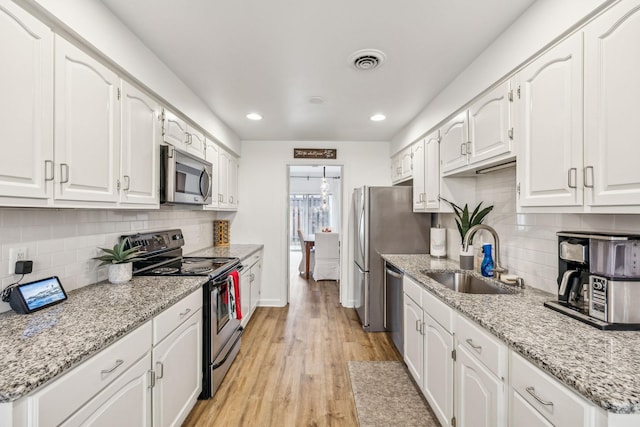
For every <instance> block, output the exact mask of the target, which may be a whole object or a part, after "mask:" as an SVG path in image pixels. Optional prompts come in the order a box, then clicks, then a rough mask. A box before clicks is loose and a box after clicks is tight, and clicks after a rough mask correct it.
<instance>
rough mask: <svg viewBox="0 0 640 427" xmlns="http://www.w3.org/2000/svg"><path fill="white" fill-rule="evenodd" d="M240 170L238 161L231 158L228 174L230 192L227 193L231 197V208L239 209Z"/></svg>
mask: <svg viewBox="0 0 640 427" xmlns="http://www.w3.org/2000/svg"><path fill="white" fill-rule="evenodd" d="M239 169H240V165H239V163H238V159H236V158H235V157H233V156H231V157H229V171H228V172H229V173H228V181H227V183H228V190H227V193H228V195H229V197H228V198H229V208H231V209H237V208H238V172H239Z"/></svg>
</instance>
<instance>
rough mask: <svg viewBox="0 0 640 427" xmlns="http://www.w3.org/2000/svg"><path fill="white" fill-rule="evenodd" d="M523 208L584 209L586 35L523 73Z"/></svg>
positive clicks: (520, 136)
mask: <svg viewBox="0 0 640 427" xmlns="http://www.w3.org/2000/svg"><path fill="white" fill-rule="evenodd" d="M517 80H518V87H517V90H516V94H517V96H518V98H517V100H516V101H517V104H518V105H517V110H518V126H517V127H516V129H517V135H516V140H517V145H518V159H517V160H518V166H517V169H518V172H517V173H518V186H517V189H518V191H519V198H518V202H519V206H523V207H527V206H581V205H582V193H583V192H582V173H581V171H582V144H583V141H582V93H583V91H582V34H581V33H576V34H574V35H572V36H570V37H569V38H567V39H566V40H564V41H562V42H561V43H560V44H558V45H557V46H555V47H554V48H552V49H551V50H549V51H547V52H546V53H544V54H543V55H542V56H540V57H539V58H537V59H536V60H534V61H533V62H532V63H531V64H529V65H527V66H526V67H525V68H524V69H523V70H522V71H521V72H520V73H519V74H518V75H517Z"/></svg>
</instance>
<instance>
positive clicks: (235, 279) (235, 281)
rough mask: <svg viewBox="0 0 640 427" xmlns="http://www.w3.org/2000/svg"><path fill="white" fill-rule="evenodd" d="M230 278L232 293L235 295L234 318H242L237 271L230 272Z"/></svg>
mask: <svg viewBox="0 0 640 427" xmlns="http://www.w3.org/2000/svg"><path fill="white" fill-rule="evenodd" d="M231 280H232V281H233V294H234V295H235V297H236V318H237V319H238V320H240V319H242V309H241V308H240V275H239V274H238V272H237V271H232V272H231Z"/></svg>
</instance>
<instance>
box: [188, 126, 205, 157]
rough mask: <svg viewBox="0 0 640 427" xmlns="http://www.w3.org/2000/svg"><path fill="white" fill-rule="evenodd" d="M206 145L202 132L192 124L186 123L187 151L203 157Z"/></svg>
mask: <svg viewBox="0 0 640 427" xmlns="http://www.w3.org/2000/svg"><path fill="white" fill-rule="evenodd" d="M206 146H207V142H206V140H205V137H204V134H203V133H202V132H200V131H199V130H198V129H196V128H194V127H193V126H189V125H187V152H188V153H191V154H194V155H195V156H197V157H199V158H201V159H204V157H205V156H204V152H205V149H206Z"/></svg>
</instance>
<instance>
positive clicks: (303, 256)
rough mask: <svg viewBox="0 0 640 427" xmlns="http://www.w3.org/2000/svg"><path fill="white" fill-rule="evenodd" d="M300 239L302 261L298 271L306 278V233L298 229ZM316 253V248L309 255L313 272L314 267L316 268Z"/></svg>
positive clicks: (310, 267) (310, 268)
mask: <svg viewBox="0 0 640 427" xmlns="http://www.w3.org/2000/svg"><path fill="white" fill-rule="evenodd" d="M298 238H299V239H300V250H301V251H302V259H301V260H300V264H299V265H298V271H299V272H300V274H301V275H303V276H305V275H306V273H307V270H306V267H307V266H306V257H307V251H306V247H305V243H304V233H303V232H302V230H300V229H298ZM314 252H315V250H314V248H311V252H310V253H309V270H313V267H314V259H315V256H314Z"/></svg>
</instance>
